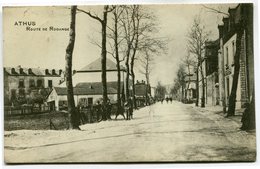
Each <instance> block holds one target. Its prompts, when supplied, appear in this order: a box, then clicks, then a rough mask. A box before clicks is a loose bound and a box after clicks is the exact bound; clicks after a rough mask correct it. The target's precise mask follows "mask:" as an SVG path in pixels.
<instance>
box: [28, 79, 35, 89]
mask: <svg viewBox="0 0 260 169" xmlns="http://www.w3.org/2000/svg"><path fill="white" fill-rule="evenodd" d="M29 87H35V81H34V79H30V80H29Z"/></svg>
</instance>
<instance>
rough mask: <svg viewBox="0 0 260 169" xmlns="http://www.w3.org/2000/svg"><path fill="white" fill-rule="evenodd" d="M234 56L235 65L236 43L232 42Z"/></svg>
mask: <svg viewBox="0 0 260 169" xmlns="http://www.w3.org/2000/svg"><path fill="white" fill-rule="evenodd" d="M232 55H233V63H234V61H235V55H236V46H235V41H233V42H232Z"/></svg>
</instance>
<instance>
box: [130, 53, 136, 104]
mask: <svg viewBox="0 0 260 169" xmlns="http://www.w3.org/2000/svg"><path fill="white" fill-rule="evenodd" d="M134 53H135V50H134ZM133 55H134V54H133ZM131 75H132V83H133V84H132V85H133V106H134V109H137V105H136V99H135V72H134V56H133V57H132V59H131Z"/></svg>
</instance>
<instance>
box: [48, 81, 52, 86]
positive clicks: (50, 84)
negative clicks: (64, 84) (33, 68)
mask: <svg viewBox="0 0 260 169" xmlns="http://www.w3.org/2000/svg"><path fill="white" fill-rule="evenodd" d="M48 87H50V88H52V80H48Z"/></svg>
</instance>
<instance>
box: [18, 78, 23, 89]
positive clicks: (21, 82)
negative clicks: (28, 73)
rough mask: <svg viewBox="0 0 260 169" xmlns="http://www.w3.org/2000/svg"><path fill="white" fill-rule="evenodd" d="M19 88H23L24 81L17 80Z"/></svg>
mask: <svg viewBox="0 0 260 169" xmlns="http://www.w3.org/2000/svg"><path fill="white" fill-rule="evenodd" d="M19 87H24V80H23V79H20V80H19Z"/></svg>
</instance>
